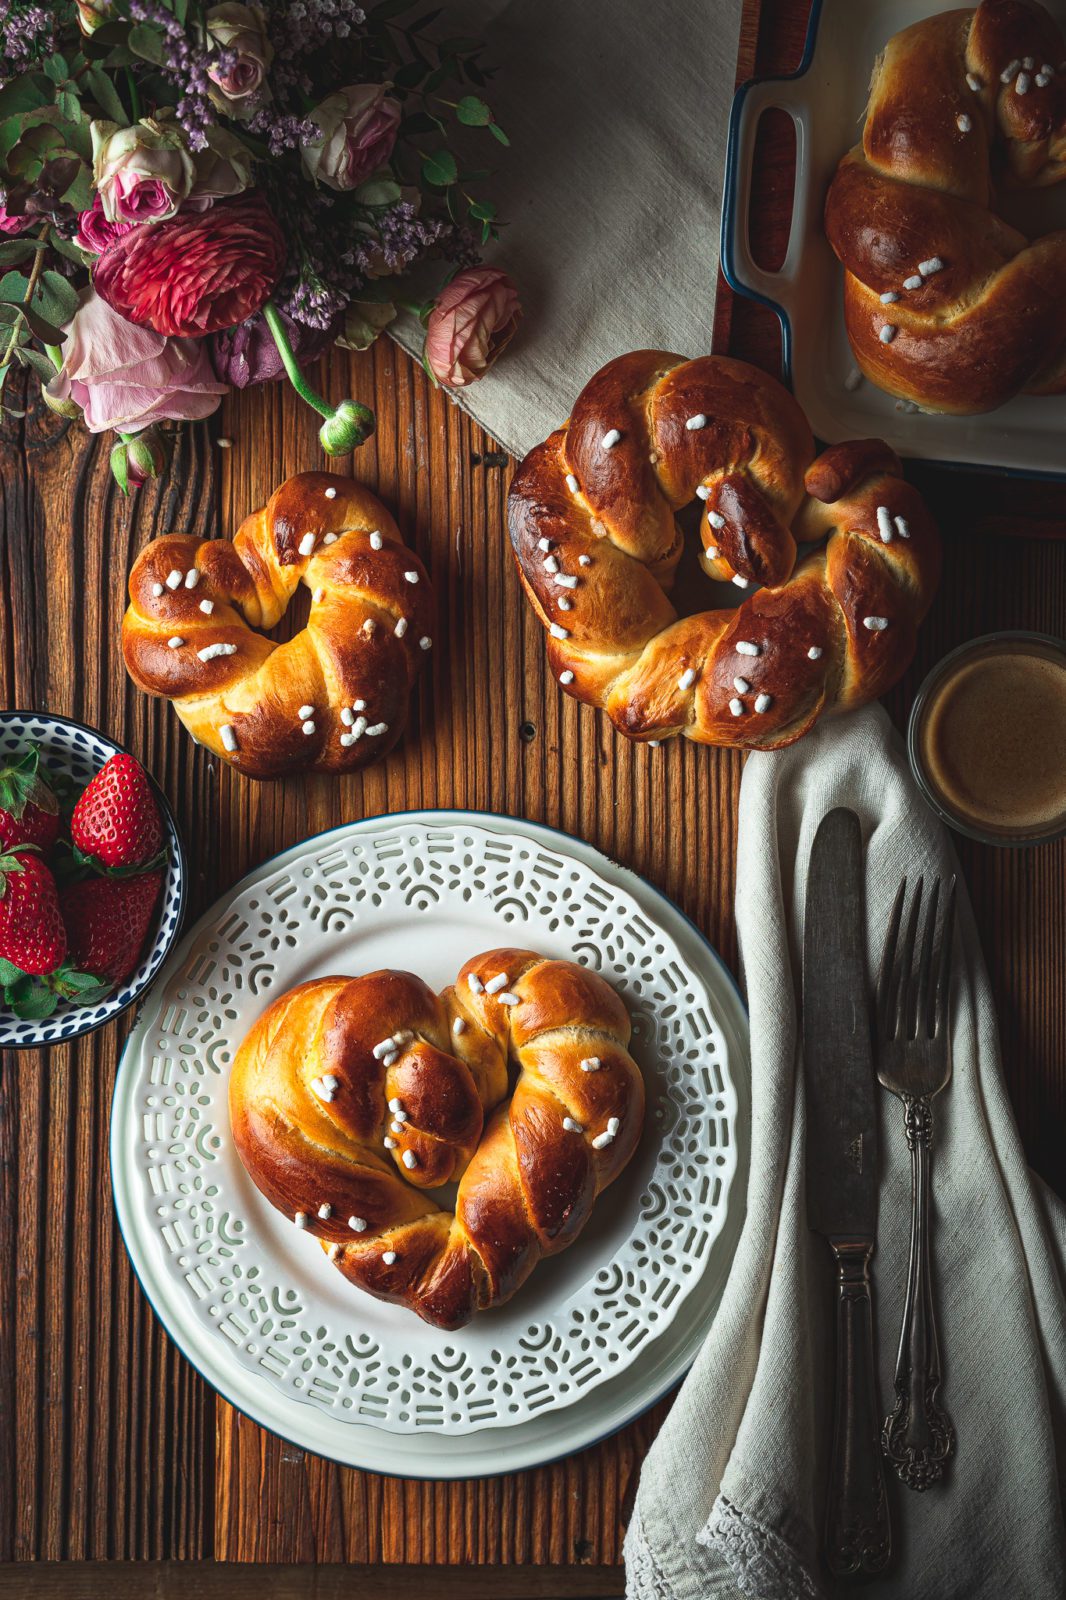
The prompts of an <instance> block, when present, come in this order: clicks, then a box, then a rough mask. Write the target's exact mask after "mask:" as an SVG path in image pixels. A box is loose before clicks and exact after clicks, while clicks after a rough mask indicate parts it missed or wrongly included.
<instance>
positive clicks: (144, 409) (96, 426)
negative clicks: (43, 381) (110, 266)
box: [45, 289, 226, 433]
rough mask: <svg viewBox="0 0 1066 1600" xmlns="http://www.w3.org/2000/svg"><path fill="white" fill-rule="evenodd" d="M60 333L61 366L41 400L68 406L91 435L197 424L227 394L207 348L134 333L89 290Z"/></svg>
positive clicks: (192, 342)
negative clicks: (168, 423)
mask: <svg viewBox="0 0 1066 1600" xmlns="http://www.w3.org/2000/svg"><path fill="white" fill-rule="evenodd" d="M64 331H65V332H66V335H67V337H66V339H65V340H64V342H63V347H62V349H63V365H62V367H61V368H60V370H59V371H58V372H57V373H56V375H55V377H54V378H53V379H52V381H51V383H49V385H48V387H47V389H46V390H45V398H46V399H47V401H48V403H49V405H51V406H52V407H53V409H58V406H57V405H56V402H59V403H60V404H62V403H63V402H66V401H73V403H74V404H75V405H76V406H79V407H80V408H81V410H82V412H83V413H84V417H85V426H86V427H87V428H88V430H89V432H90V433H104V432H106V431H107V430H108V429H110V428H114V429H116V430H119V431H121V432H122V433H136V432H138V431H139V430H140V429H142V428H147V427H148V426H149V424H150V423H153V422H157V421H159V420H161V419H162V418H164V417H168V418H171V419H172V420H174V421H176V422H194V421H197V420H199V418H201V417H209V416H210V415H211V413H212V411H214V410H216V409H217V407H218V405H219V404H220V402H221V399H222V396H223V395H224V394H225V392H226V385H225V384H224V383H219V382H218V381H217V379H216V378H215V375H214V373H213V372H212V370H211V362H210V359H209V357H208V353H207V347H206V345H203V344H201V343H199V341H197V340H194V339H165V338H164V337H163V336H162V334H158V333H155V332H153V330H152V329H151V328H138V327H135V326H134V325H133V323H132V322H127V321H125V319H124V318H122V317H120V316H119V315H118V314H117V313H116V312H114V311H112V309H111V307H110V306H109V305H108V304H107V302H106V301H104V300H101V298H100V296H99V295H97V294H94V293H93V291H92V290H91V289H86V290H85V291H84V293H83V294H82V297H81V304H80V305H79V307H78V309H77V311H76V312H75V313H74V316H73V318H72V320H71V321H70V322H68V323H67V326H66V329H65V330H64Z"/></svg>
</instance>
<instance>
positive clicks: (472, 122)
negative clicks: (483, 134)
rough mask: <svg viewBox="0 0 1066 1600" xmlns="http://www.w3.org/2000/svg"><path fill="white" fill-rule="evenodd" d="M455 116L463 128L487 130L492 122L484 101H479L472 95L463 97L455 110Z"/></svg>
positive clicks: (490, 113)
mask: <svg viewBox="0 0 1066 1600" xmlns="http://www.w3.org/2000/svg"><path fill="white" fill-rule="evenodd" d="M455 115H456V116H457V117H458V118H459V121H460V122H461V123H462V124H463V126H464V128H487V127H488V125H489V123H490V122H491V121H492V112H491V111H490V110H489V108H488V106H487V105H486V104H485V102H484V100H479V99H478V98H477V95H473V94H467V95H464V96H463V98H462V99H461V100H460V102H459V104H458V105H457V106H456V108H455Z"/></svg>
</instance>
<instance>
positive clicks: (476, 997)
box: [229, 949, 644, 1328]
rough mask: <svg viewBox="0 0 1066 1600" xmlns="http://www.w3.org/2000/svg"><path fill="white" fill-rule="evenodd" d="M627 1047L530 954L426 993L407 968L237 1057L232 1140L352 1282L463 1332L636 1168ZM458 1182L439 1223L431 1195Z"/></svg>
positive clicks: (326, 999)
mask: <svg viewBox="0 0 1066 1600" xmlns="http://www.w3.org/2000/svg"><path fill="white" fill-rule="evenodd" d="M629 1036H630V1025H629V1017H628V1015H627V1013H626V1010H625V1007H624V1006H623V1004H622V1002H621V1000H620V999H619V998H618V996H617V995H616V994H615V992H614V990H613V989H612V988H611V987H610V985H609V984H607V983H606V982H604V980H603V979H602V978H600V977H598V976H597V974H595V973H593V972H589V971H587V970H586V969H585V968H584V967H581V966H578V965H576V964H575V963H574V962H571V961H551V960H547V959H546V958H545V957H543V956H539V955H536V954H535V953H534V952H532V951H530V950H511V949H499V950H489V951H487V952H486V953H485V954H483V955H479V956H475V957H474V958H473V959H472V960H470V961H468V962H467V963H466V965H465V966H464V967H463V969H462V971H461V972H460V974H459V977H458V979H457V981H456V983H455V985H454V986H453V987H449V988H447V989H445V990H444V991H443V993H442V994H441V995H439V996H437V995H435V994H434V993H433V992H432V990H430V989H429V988H427V986H426V985H425V984H424V983H423V982H422V980H421V979H420V978H417V977H415V976H414V975H413V974H412V973H409V972H393V971H383V972H374V973H371V974H370V975H369V976H367V977H363V978H320V979H317V980H315V981H313V982H311V983H305V984H301V985H300V986H299V987H298V988H295V989H292V990H290V991H289V992H288V993H287V994H284V995H282V996H281V997H280V998H279V999H277V1000H275V1001H274V1003H273V1004H272V1005H271V1006H270V1007H268V1009H267V1010H266V1012H265V1013H264V1014H263V1016H262V1017H261V1018H260V1019H259V1021H258V1022H257V1023H256V1024H255V1026H254V1027H253V1028H252V1030H251V1032H250V1033H249V1034H248V1036H247V1038H246V1039H245V1040H244V1041H243V1043H242V1044H241V1046H240V1048H239V1050H238V1051H237V1054H236V1057H235V1059H234V1063H233V1072H232V1076H231V1078H230V1091H229V1097H230V1120H231V1124H232V1128H233V1137H234V1142H235V1144H236V1148H237V1152H238V1154H239V1155H240V1158H241V1160H242V1161H243V1163H244V1165H245V1167H246V1168H247V1169H248V1172H249V1173H250V1174H251V1176H252V1179H253V1180H254V1182H255V1183H256V1185H257V1186H258V1188H259V1189H261V1190H262V1192H263V1194H265V1195H266V1197H267V1199H268V1200H269V1201H270V1202H271V1203H272V1204H273V1205H275V1206H276V1207H277V1208H278V1210H279V1211H283V1212H284V1213H285V1214H286V1215H287V1216H289V1217H292V1218H293V1220H294V1221H295V1223H296V1224H297V1226H298V1227H300V1228H304V1229H306V1230H307V1231H308V1232H310V1233H313V1234H314V1235H315V1237H316V1238H318V1239H319V1240H320V1242H321V1244H322V1246H323V1248H324V1249H325V1250H326V1252H327V1254H328V1255H329V1257H330V1260H331V1261H333V1262H334V1264H335V1265H336V1266H337V1267H338V1268H339V1270H340V1271H341V1272H342V1273H343V1274H344V1276H345V1277H346V1278H347V1279H348V1280H349V1281H350V1282H351V1283H354V1284H357V1285H358V1286H359V1287H360V1288H362V1289H366V1290H367V1291H368V1292H369V1293H370V1294H373V1295H376V1296H377V1297H378V1299H380V1300H390V1301H392V1302H394V1303H395V1304H397V1305H403V1306H407V1307H409V1308H410V1309H411V1310H412V1311H415V1312H417V1313H418V1315H419V1316H420V1317H422V1318H423V1319H424V1320H425V1321H426V1322H430V1323H433V1324H434V1325H435V1326H436V1327H439V1328H459V1327H462V1326H463V1324H464V1323H466V1322H469V1320H470V1318H471V1317H472V1316H473V1315H474V1313H475V1312H476V1311H479V1310H484V1309H485V1308H486V1307H489V1306H495V1305H500V1304H502V1303H503V1302H504V1301H505V1300H508V1299H510V1297H511V1296H512V1295H513V1294H514V1292H515V1290H516V1289H518V1288H519V1287H520V1285H521V1284H522V1283H524V1282H525V1280H526V1278H528V1276H529V1274H530V1273H531V1272H532V1271H533V1268H534V1267H535V1266H536V1264H537V1262H538V1261H539V1260H540V1258H541V1257H542V1256H546V1255H554V1254H556V1253H557V1252H558V1251H560V1250H563V1249H565V1248H566V1246H567V1245H568V1244H571V1243H572V1242H573V1240H574V1239H576V1237H577V1236H578V1234H579V1233H580V1232H581V1230H582V1228H583V1227H584V1226H585V1223H586V1222H587V1221H588V1219H589V1216H590V1214H591V1211H592V1205H593V1202H594V1200H595V1198H596V1196H597V1195H598V1194H599V1193H600V1191H601V1190H602V1189H605V1188H606V1187H607V1185H608V1184H609V1183H613V1182H614V1180H615V1178H617V1176H618V1175H619V1173H620V1172H621V1171H622V1169H623V1167H624V1166H625V1165H626V1163H627V1162H628V1161H629V1159H630V1157H631V1156H632V1154H633V1151H634V1150H635V1149H636V1146H637V1141H638V1139H639V1138H640V1131H641V1126H642V1123H643V1117H644V1085H643V1081H642V1079H641V1076H640V1070H639V1068H638V1067H637V1064H636V1062H635V1061H634V1060H633V1058H632V1056H631V1055H630V1054H629V1051H628V1049H627V1048H626V1046H627V1045H628V1043H629ZM509 1064H511V1065H512V1066H513V1068H514V1069H515V1071H516V1074H517V1076H516V1077H515V1081H514V1086H513V1089H512V1091H511V1094H510V1098H509V1099H507V1098H506V1096H507V1094H508V1078H509V1073H508V1066H509ZM454 1180H458V1183H459V1189H458V1193H457V1196H456V1200H455V1206H454V1210H449V1209H445V1208H443V1207H442V1206H440V1205H438V1203H437V1201H436V1200H435V1199H434V1198H433V1197H432V1195H431V1194H430V1193H429V1192H428V1191H429V1190H432V1189H433V1188H435V1187H437V1186H438V1185H440V1184H443V1183H449V1182H452V1181H454Z"/></svg>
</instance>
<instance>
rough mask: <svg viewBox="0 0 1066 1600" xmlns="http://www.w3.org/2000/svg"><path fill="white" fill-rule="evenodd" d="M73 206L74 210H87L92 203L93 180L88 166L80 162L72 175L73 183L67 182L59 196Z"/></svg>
mask: <svg viewBox="0 0 1066 1600" xmlns="http://www.w3.org/2000/svg"><path fill="white" fill-rule="evenodd" d="M60 198H61V199H63V200H65V201H66V202H67V205H68V206H73V207H74V210H75V211H88V209H89V207H90V206H91V205H92V203H93V180H92V173H91V172H90V171H89V168H88V166H87V165H86V164H85V163H84V162H82V163H81V165H80V166H79V167H78V170H77V172H76V174H75V176H74V181H73V183H71V184H69V185H68V187H67V188H66V189H64V190H63V193H62V195H61V197H60Z"/></svg>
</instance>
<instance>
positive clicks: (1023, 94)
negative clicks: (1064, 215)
mask: <svg viewBox="0 0 1066 1600" xmlns="http://www.w3.org/2000/svg"><path fill="white" fill-rule="evenodd" d="M1064 55H1066V49H1064V45H1063V38H1062V34H1061V33H1060V31H1059V29H1058V27H1057V26H1056V24H1055V22H1054V21H1053V20H1052V18H1051V17H1050V16H1049V14H1048V13H1047V11H1045V10H1044V8H1043V6H1041V5H1037V4H1035V3H1030V0H983V4H982V5H980V6H979V7H978V8H977V10H976V11H972V10H971V11H946V12H943V13H941V14H940V15H937V16H932V17H927V18H925V19H924V20H923V21H920V22H916V23H915V24H914V25H913V26H912V27H910V28H906V29H904V31H903V32H902V33H898V34H896V36H895V37H894V38H892V39H890V40H889V42H888V44H887V45H886V46H885V49H884V51H883V52H882V54H881V56H880V57H879V59H878V61H877V62H876V64H875V66H874V71H873V79H872V82H871V85H870V98H869V103H868V106H867V112H866V122H865V126H864V128H863V136H862V142H861V144H859V145H857V146H856V147H855V149H853V150H852V151H851V152H850V153H849V154H848V155H847V156H845V157H844V159H843V161H842V162H841V164H840V167H839V168H838V171H837V173H836V176H835V177H834V179H833V182H832V184H831V186H830V189H829V194H828V197H827V200H826V209H825V225H826V232H827V234H828V237H829V242H830V244H831V245H832V247H833V249H834V251H835V252H836V255H837V256H838V258H839V259H840V261H841V262H842V264H843V266H844V268H845V278H844V310H845V320H846V323H847V330H848V337H849V339H850V341H851V345H852V349H853V350H854V352H855V357H856V360H857V361H858V363H859V366H860V367H861V368H862V370H863V372H864V373H865V374H866V375H867V377H869V378H870V379H871V380H872V381H873V382H874V383H876V384H877V385H878V387H879V388H881V389H884V390H886V391H887V392H888V393H889V394H894V395H899V396H900V397H901V398H903V399H906V400H909V401H911V402H913V403H914V404H916V405H918V406H920V407H922V408H923V409H924V410H928V411H938V412H948V413H951V412H954V413H960V414H966V413H972V412H981V411H988V410H991V409H992V408H993V407H995V406H999V405H1002V404H1003V403H1004V402H1005V401H1006V400H1009V399H1010V398H1012V396H1014V395H1015V394H1017V393H1019V392H1020V391H1021V392H1025V393H1029V394H1061V393H1062V392H1064V391H1066V296H1064V295H1063V293H1062V281H1063V275H1064V273H1066V232H1064V231H1061V230H1060V231H1057V232H1053V233H1048V234H1046V235H1045V236H1044V237H1043V238H1038V239H1034V240H1032V241H1030V240H1029V239H1028V238H1027V237H1026V236H1025V234H1023V233H1021V232H1019V231H1018V230H1017V229H1016V228H1014V227H1011V226H1010V225H1009V224H1008V223H1007V222H1005V221H1004V220H1002V219H1001V218H1000V217H999V216H997V215H996V213H995V210H994V209H993V206H994V205H995V203H996V196H995V193H994V189H993V175H994V174H995V175H996V176H997V177H999V176H1002V179H1003V187H1005V188H1010V187H1014V188H1020V187H1038V186H1044V185H1048V184H1053V183H1058V182H1061V181H1062V179H1063V178H1064V177H1066V62H1064V61H1063V57H1064Z"/></svg>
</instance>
